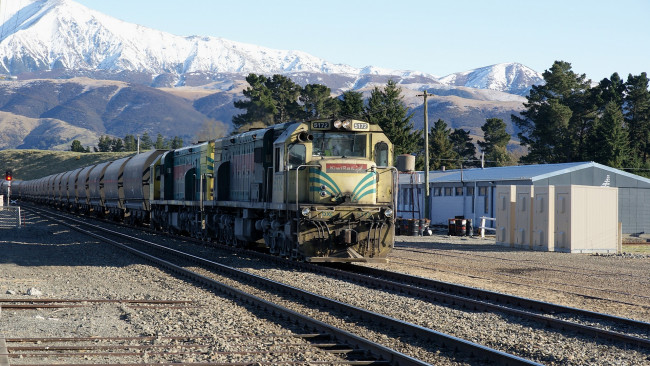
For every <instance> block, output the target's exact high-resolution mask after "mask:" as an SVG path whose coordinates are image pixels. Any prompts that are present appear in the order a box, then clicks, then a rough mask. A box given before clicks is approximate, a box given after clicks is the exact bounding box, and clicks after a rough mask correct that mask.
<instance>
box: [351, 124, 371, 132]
mask: <svg viewBox="0 0 650 366" xmlns="http://www.w3.org/2000/svg"><path fill="white" fill-rule="evenodd" d="M352 129H353V130H355V131H368V124H367V123H363V122H354V123H353V124H352Z"/></svg>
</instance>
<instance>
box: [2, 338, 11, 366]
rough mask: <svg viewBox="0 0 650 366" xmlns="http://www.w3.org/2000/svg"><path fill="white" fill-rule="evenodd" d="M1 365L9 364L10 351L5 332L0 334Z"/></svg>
mask: <svg viewBox="0 0 650 366" xmlns="http://www.w3.org/2000/svg"><path fill="white" fill-rule="evenodd" d="M0 366H9V351H7V342H5V335H4V334H0Z"/></svg>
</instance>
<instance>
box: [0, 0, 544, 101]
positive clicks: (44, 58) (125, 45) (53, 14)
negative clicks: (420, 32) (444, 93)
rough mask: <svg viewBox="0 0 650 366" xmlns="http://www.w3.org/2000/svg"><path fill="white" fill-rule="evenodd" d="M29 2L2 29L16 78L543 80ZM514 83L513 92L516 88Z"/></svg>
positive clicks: (8, 65)
mask: <svg viewBox="0 0 650 366" xmlns="http://www.w3.org/2000/svg"><path fill="white" fill-rule="evenodd" d="M22 3H24V2H23V1H21V2H11V3H10V4H14V5H13V6H14V7H9V8H7V12H8V13H10V14H9V15H10V16H9V18H8V20H7V21H5V22H4V23H3V24H2V27H3V28H2V29H3V34H2V37H1V38H0V54H2V55H3V57H2V59H1V60H0V71H3V72H5V73H9V74H12V75H18V74H22V73H36V74H38V73H40V72H47V71H53V70H61V69H63V70H77V71H86V72H94V71H104V72H113V73H119V72H131V73H146V74H149V75H151V77H152V79H155V78H156V77H158V76H160V75H165V74H169V75H171V76H172V77H173V78H172V79H173V80H168V81H167V85H166V86H183V85H185V84H184V79H185V76H186V75H190V74H192V73H204V74H212V75H217V74H248V73H258V74H290V73H311V74H315V75H316V74H325V75H333V74H337V75H341V76H344V77H345V78H347V79H354V80H356V81H355V82H353V83H352V85H349V86H348V88H350V89H353V87H354V85H356V84H358V80H363V79H364V78H366V77H368V76H373V75H374V76H381V75H383V76H387V75H389V76H393V77H395V78H400V79H402V80H409V79H422V80H423V81H426V83H430V84H445V85H450V86H467V87H475V88H484V89H492V90H499V91H505V92H509V93H513V91H514V92H515V94H519V95H522V93H525V91H526V90H525V89H526V88H525V87H522V86H523V85H525V84H526V82H522V80H524V79H525V80H526V81H529V82H533V83H535V82H539V81H541V75H540V74H539V73H537V72H536V71H534V70H532V69H530V68H528V67H526V66H524V65H521V64H518V63H508V64H497V65H491V66H487V67H483V68H479V69H474V70H470V71H464V72H460V73H455V74H450V75H447V76H444V77H442V78H439V77H437V76H435V75H432V74H428V73H424V72H420V71H413V70H392V69H388V68H382V67H378V66H365V67H363V68H355V67H352V66H349V65H344V64H334V63H331V62H328V61H326V60H324V59H321V58H318V57H315V56H312V55H310V54H307V53H305V52H302V51H296V50H276V49H271V48H267V47H262V46H257V45H252V44H247V43H241V42H236V41H231V40H227V39H224V38H220V37H209V36H177V35H173V34H171V33H167V32H163V31H159V30H155V29H150V28H147V27H144V26H140V25H137V24H132V23H128V22H124V21H122V20H119V19H116V18H113V17H110V16H108V15H105V14H102V13H100V12H97V11H94V10H92V9H89V8H87V7H85V6H83V5H81V4H79V3H77V2H75V1H73V0H27V4H28V5H25V6H24V7H22V8H18V7H17V6H16V4H22ZM7 6H10V5H7ZM12 23H13V25H14V26H13V27H12ZM71 45H74V47H71ZM487 69H491V70H492V71H491V72H486V75H487V79H486V80H485V81H481V80H480V78H479V76H478V75H479V74H478V73H477V71H480V70H487ZM468 74H470V75H473V76H472V77H471V78H469V79H468V83H464V84H462V83H459V82H458V81H459V80H463V79H464V78H465V75H468ZM517 75H522V76H524V77H523V78H522V77H518V76H517ZM513 82H514V83H515V85H514V88H510V85H509V84H510V83H513ZM348 83H349V82H348ZM530 85H532V84H529V85H528V86H530ZM330 88H331V89H332V90H336V89H345V86H342V85H337V86H333V87H330Z"/></svg>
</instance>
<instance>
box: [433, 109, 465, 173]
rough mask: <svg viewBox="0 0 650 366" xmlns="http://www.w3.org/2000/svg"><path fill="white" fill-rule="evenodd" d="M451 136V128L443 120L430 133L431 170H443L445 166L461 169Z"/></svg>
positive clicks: (438, 121)
mask: <svg viewBox="0 0 650 366" xmlns="http://www.w3.org/2000/svg"><path fill="white" fill-rule="evenodd" d="M450 136H451V128H448V127H447V123H445V121H443V120H441V119H439V120H437V121H436V123H434V124H433V127H431V131H430V133H429V164H430V169H433V170H437V169H442V167H443V166H445V167H447V168H450V169H455V168H460V165H459V160H460V156H459V155H458V154H457V153H456V151H454V145H453V143H452V142H451V138H450Z"/></svg>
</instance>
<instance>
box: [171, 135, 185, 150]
mask: <svg viewBox="0 0 650 366" xmlns="http://www.w3.org/2000/svg"><path fill="white" fill-rule="evenodd" d="M181 147H183V139H182V138H180V137H178V136H174V138H173V139H172V142H171V148H172V149H180V148H181Z"/></svg>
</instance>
